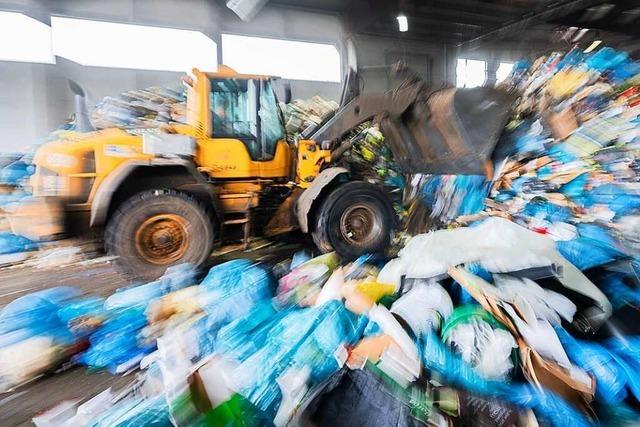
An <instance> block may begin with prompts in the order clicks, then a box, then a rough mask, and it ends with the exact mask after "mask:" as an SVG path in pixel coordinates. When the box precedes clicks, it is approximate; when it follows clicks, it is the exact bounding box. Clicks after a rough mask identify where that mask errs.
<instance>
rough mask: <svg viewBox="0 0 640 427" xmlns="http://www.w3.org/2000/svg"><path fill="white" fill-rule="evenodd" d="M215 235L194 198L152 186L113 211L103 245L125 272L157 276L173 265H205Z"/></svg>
mask: <svg viewBox="0 0 640 427" xmlns="http://www.w3.org/2000/svg"><path fill="white" fill-rule="evenodd" d="M213 234H214V233H213V226H212V223H211V220H210V217H209V215H208V214H207V211H206V209H204V208H203V207H202V206H201V205H200V203H199V202H198V201H197V200H196V199H194V198H193V197H191V196H189V195H187V194H184V193H180V192H176V191H171V190H151V191H145V192H142V193H138V194H136V195H135V196H133V197H131V198H130V199H128V200H127V201H125V202H124V203H123V204H122V205H121V206H120V207H119V208H118V209H117V210H116V211H115V212H114V214H113V216H112V217H111V219H110V220H109V223H108V224H107V228H106V230H105V245H106V247H107V251H108V252H109V253H110V254H111V255H115V256H117V257H118V264H119V265H120V266H121V267H122V268H123V269H124V270H125V271H127V272H129V273H131V274H133V275H134V276H137V277H140V278H142V279H145V280H153V279H156V278H158V277H160V276H161V275H162V274H163V273H164V272H165V270H166V269H167V267H169V266H171V265H174V264H180V263H184V262H189V263H191V264H193V265H195V266H196V267H197V266H199V265H200V264H202V263H203V262H204V261H205V260H206V259H207V257H208V256H209V255H210V254H211V250H212V247H213V238H214V235H213Z"/></svg>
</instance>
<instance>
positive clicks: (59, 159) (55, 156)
mask: <svg viewBox="0 0 640 427" xmlns="http://www.w3.org/2000/svg"><path fill="white" fill-rule="evenodd" d="M45 161H46V162H47V165H49V166H53V167H56V168H71V167H73V166H75V164H76V158H75V157H73V156H68V155H66V154H59V153H51V154H49V155H48V156H47V158H46V160H45Z"/></svg>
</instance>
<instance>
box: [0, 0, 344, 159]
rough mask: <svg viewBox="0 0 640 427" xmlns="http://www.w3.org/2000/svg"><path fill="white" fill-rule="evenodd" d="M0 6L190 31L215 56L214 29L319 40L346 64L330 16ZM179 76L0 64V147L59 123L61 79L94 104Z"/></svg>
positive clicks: (161, 2) (312, 86) (335, 93)
mask: <svg viewBox="0 0 640 427" xmlns="http://www.w3.org/2000/svg"><path fill="white" fill-rule="evenodd" d="M0 10H10V11H16V12H23V13H26V14H27V15H29V16H32V17H34V18H36V19H39V20H41V21H42V22H45V23H47V24H48V23H49V22H48V20H49V17H50V16H51V15H60V16H68V17H76V18H88V19H98V20H106V21H112V22H121V23H134V24H143V25H158V26H166V27H172V28H182V29H192V30H198V31H202V32H203V33H205V34H206V35H207V36H209V37H210V38H211V39H213V40H214V41H216V43H218V58H219V59H220V60H222V56H221V55H220V34H221V33H225V32H229V33H234V34H242V35H256V36H265V37H276V38H290V39H295V40H302V41H316V42H327V43H333V44H335V45H336V47H337V48H338V50H339V52H340V53H341V57H342V58H343V62H346V53H345V48H344V46H343V45H342V40H343V34H342V25H341V22H340V18H339V17H338V16H335V15H330V14H321V13H313V12H307V11H303V10H287V9H282V8H278V7H269V6H267V7H266V8H265V9H263V10H262V11H261V12H260V14H259V15H258V16H257V17H256V18H255V19H254V20H253V21H252V22H251V23H244V22H242V21H241V20H240V19H239V18H237V16H236V15H235V14H233V12H231V11H229V10H228V9H226V8H224V7H222V6H221V5H220V4H219V3H217V2H214V1H211V0H180V1H175V0H18V1H2V0H0ZM3 42H6V41H3ZM142 48H143V47H142ZM167 55H171V52H167ZM179 77H180V73H173V72H159V71H141V70H129V69H113V68H101V67H84V66H81V65H79V64H76V63H74V62H72V61H68V60H65V59H63V58H57V61H56V64H51V65H50V64H30V63H18V62H6V61H0V135H2V137H1V139H0V152H8V151H16V150H24V149H26V148H27V147H28V146H29V145H31V144H32V143H34V142H36V141H37V140H38V139H40V138H43V137H45V136H46V135H47V134H48V133H49V132H50V131H52V130H53V129H55V128H56V127H57V126H58V125H60V124H61V123H62V122H64V120H65V119H66V118H67V117H68V116H69V115H70V114H71V113H72V112H73V98H72V94H71V92H70V90H69V88H68V83H67V79H72V80H75V81H77V82H78V83H80V84H81V85H82V86H83V87H84V88H85V89H86V90H87V92H88V94H89V101H90V102H91V103H95V102H98V101H99V100H101V99H102V98H103V97H104V96H106V95H117V94H119V93H121V92H123V91H125V90H130V89H141V88H145V87H148V86H152V85H161V86H176V87H179ZM291 87H292V92H293V95H294V96H295V97H301V98H306V97H310V96H312V95H316V94H320V95H322V96H324V97H327V98H330V99H337V98H338V97H339V95H340V87H341V86H340V84H339V83H324V82H310V81H292V82H291Z"/></svg>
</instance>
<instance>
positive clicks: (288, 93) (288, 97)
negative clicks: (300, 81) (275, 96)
mask: <svg viewBox="0 0 640 427" xmlns="http://www.w3.org/2000/svg"><path fill="white" fill-rule="evenodd" d="M290 102H291V83H289V82H286V83H285V84H284V103H285V104H288V103H290Z"/></svg>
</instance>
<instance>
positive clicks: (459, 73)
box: [456, 58, 487, 87]
mask: <svg viewBox="0 0 640 427" xmlns="http://www.w3.org/2000/svg"><path fill="white" fill-rule="evenodd" d="M486 81H487V63H486V61H478V60H475V59H464V58H458V63H457V65H456V86H457V87H477V86H482V85H483V84H484V83H485V82H486Z"/></svg>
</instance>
